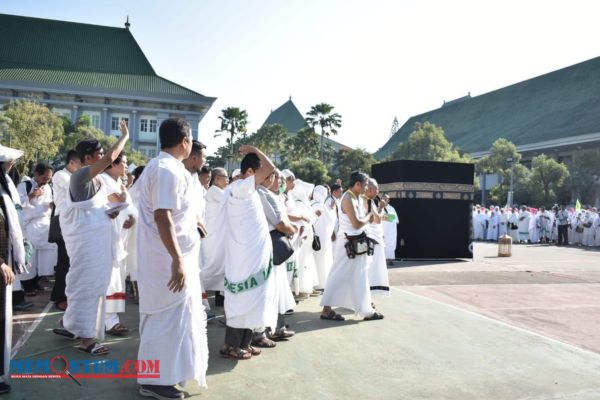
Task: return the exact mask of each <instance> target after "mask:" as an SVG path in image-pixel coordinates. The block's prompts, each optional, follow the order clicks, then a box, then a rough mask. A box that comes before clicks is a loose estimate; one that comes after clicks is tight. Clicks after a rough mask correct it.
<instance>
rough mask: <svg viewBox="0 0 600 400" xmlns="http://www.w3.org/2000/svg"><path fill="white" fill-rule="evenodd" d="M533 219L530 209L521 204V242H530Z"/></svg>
mask: <svg viewBox="0 0 600 400" xmlns="http://www.w3.org/2000/svg"><path fill="white" fill-rule="evenodd" d="M530 220H531V213H530V212H529V211H528V209H527V207H526V206H521V212H520V213H519V224H518V226H519V229H518V231H519V243H523V242H525V243H527V242H529V222H530Z"/></svg>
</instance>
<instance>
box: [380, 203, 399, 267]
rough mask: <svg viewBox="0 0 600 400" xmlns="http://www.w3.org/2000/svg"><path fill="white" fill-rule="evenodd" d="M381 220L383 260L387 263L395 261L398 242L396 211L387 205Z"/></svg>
mask: <svg viewBox="0 0 600 400" xmlns="http://www.w3.org/2000/svg"><path fill="white" fill-rule="evenodd" d="M385 211H386V214H385V217H384V219H383V239H384V240H385V258H386V259H387V260H388V261H390V262H391V261H393V260H395V259H396V241H397V240H398V213H397V212H396V209H395V208H394V207H392V205H391V204H388V205H387V206H386V207H385Z"/></svg>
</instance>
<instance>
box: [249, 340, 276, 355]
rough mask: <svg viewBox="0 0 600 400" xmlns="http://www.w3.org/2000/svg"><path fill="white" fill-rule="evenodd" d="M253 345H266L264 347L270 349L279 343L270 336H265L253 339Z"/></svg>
mask: <svg viewBox="0 0 600 400" xmlns="http://www.w3.org/2000/svg"><path fill="white" fill-rule="evenodd" d="M252 345H253V346H256V347H264V348H267V349H270V348H273V347H275V346H277V343H275V342H274V341H272V340H271V339H269V338H266V337H263V338H261V339H260V340H253V341H252ZM259 354H260V353H259ZM252 355H253V356H254V355H258V354H254V353H252Z"/></svg>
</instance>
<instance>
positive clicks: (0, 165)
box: [0, 145, 27, 394]
mask: <svg viewBox="0 0 600 400" xmlns="http://www.w3.org/2000/svg"><path fill="white" fill-rule="evenodd" d="M22 155H23V152H21V151H20V150H16V149H12V148H10V147H5V146H2V145H0V174H1V176H0V205H1V207H0V214H1V215H0V229H1V230H2V231H1V233H0V308H1V309H2V324H0V329H2V335H1V337H2V349H1V351H2V353H0V356H1V359H0V394H3V393H8V392H10V385H9V384H8V377H9V372H10V368H9V367H10V358H11V348H12V346H11V344H12V288H11V285H12V284H14V283H15V275H16V274H17V275H18V274H22V273H25V272H27V265H26V264H27V263H26V257H25V248H24V247H23V233H22V231H21V226H20V224H19V216H18V212H17V208H16V206H17V204H19V201H20V199H19V195H18V193H17V190H16V188H15V186H14V183H13V182H12V181H11V179H10V178H9V176H8V172H10V169H11V168H12V167H13V166H14V163H15V160H16V159H18V158H19V157H21V156H22ZM6 228H8V229H6Z"/></svg>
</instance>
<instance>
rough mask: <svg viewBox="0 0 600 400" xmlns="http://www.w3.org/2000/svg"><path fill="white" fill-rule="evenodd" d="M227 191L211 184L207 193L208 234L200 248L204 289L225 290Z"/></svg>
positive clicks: (205, 220) (206, 216)
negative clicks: (225, 212) (225, 213)
mask: <svg viewBox="0 0 600 400" xmlns="http://www.w3.org/2000/svg"><path fill="white" fill-rule="evenodd" d="M224 206H225V191H224V190H223V189H221V188H219V187H217V186H214V185H213V186H211V187H210V188H209V189H208V192H207V193H206V210H205V218H204V224H205V226H206V230H207V231H208V235H207V236H206V237H205V238H204V239H202V247H201V248H200V265H201V270H200V276H201V278H200V280H201V281H202V286H203V287H204V290H218V291H222V290H223V279H224V277H225V264H224V257H225V251H224V248H223V246H224V245H225V241H226V240H227V239H226V237H225V232H226V229H225V223H226V221H225V215H224Z"/></svg>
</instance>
